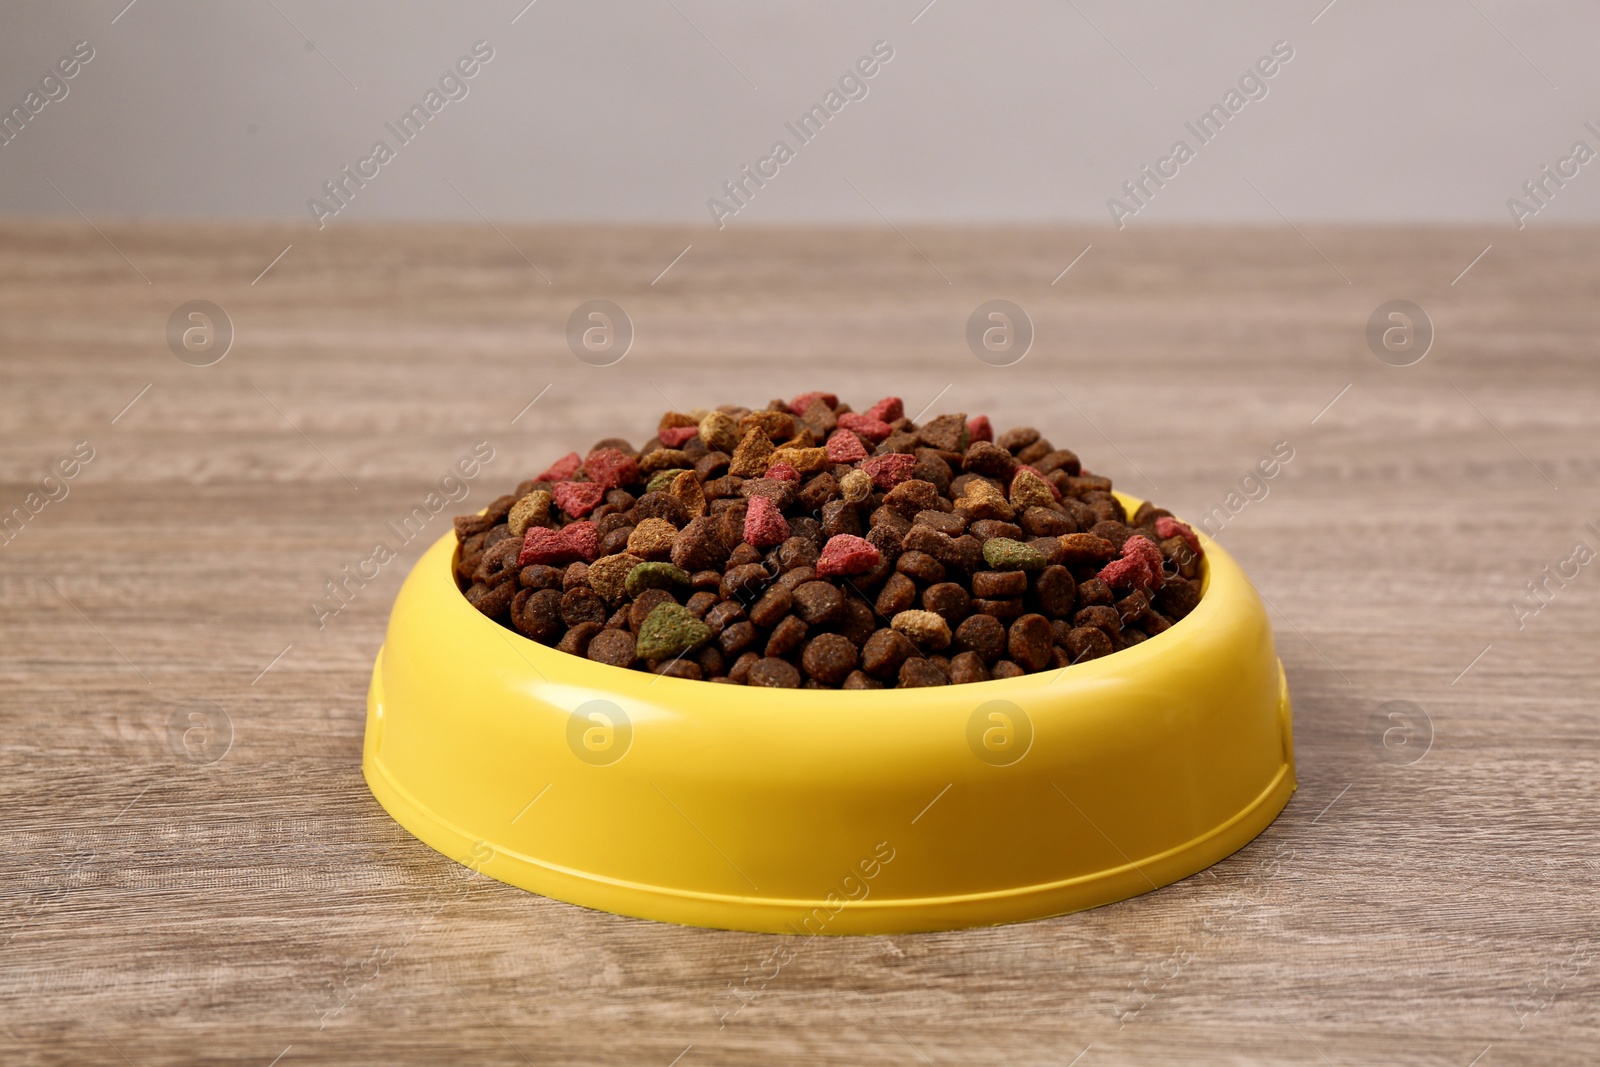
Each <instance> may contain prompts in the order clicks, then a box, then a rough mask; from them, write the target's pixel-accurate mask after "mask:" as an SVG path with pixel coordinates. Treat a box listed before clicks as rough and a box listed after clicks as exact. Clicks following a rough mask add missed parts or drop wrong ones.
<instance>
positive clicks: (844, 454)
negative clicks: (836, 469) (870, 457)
mask: <svg viewBox="0 0 1600 1067" xmlns="http://www.w3.org/2000/svg"><path fill="white" fill-rule="evenodd" d="M827 453H828V462H829V463H856V462H859V461H860V460H863V459H866V458H867V446H866V445H863V444H862V443H861V438H859V437H857V436H856V435H855V433H854V431H851V430H835V431H833V436H832V437H830V438H828V447H827Z"/></svg>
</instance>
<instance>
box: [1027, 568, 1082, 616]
mask: <svg viewBox="0 0 1600 1067" xmlns="http://www.w3.org/2000/svg"><path fill="white" fill-rule="evenodd" d="M1033 592H1034V595H1035V596H1036V597H1037V598H1038V600H1039V609H1040V610H1041V611H1043V612H1044V613H1045V614H1046V615H1048V616H1049V617H1050V618H1052V619H1064V618H1066V617H1067V616H1069V615H1071V614H1072V609H1073V605H1074V603H1075V602H1076V599H1077V596H1078V584H1077V583H1076V582H1074V581H1073V580H1072V572H1071V571H1069V570H1067V568H1065V567H1063V566H1060V565H1056V566H1051V567H1046V568H1045V569H1044V570H1042V571H1040V572H1039V577H1037V578H1035V579H1034V581H1033Z"/></svg>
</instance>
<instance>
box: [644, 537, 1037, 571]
mask: <svg viewBox="0 0 1600 1067" xmlns="http://www.w3.org/2000/svg"><path fill="white" fill-rule="evenodd" d="M983 561H984V562H985V563H987V564H988V565H989V566H991V567H993V568H994V569H995V570H997V571H1036V570H1039V569H1041V568H1042V567H1044V565H1045V563H1047V562H1048V561H1047V560H1046V559H1045V555H1044V553H1043V552H1040V551H1039V550H1038V549H1037V548H1034V547H1033V546H1032V545H1025V544H1023V543H1022V542H1021V541H1013V540H1011V538H1009V537H991V538H990V539H989V540H987V541H985V542H984V543H983ZM630 580H631V579H630Z"/></svg>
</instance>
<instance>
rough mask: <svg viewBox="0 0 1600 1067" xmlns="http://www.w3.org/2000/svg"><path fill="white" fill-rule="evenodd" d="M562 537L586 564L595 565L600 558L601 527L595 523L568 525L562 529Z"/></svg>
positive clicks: (568, 546)
mask: <svg viewBox="0 0 1600 1067" xmlns="http://www.w3.org/2000/svg"><path fill="white" fill-rule="evenodd" d="M529 529H533V527H531V526H530V527H529ZM561 536H562V538H563V539H565V541H566V543H567V548H568V549H569V550H570V551H571V552H572V554H573V555H574V556H577V557H578V558H579V559H581V560H583V561H584V562H585V563H593V562H594V561H595V560H597V559H599V558H600V527H599V526H597V525H595V524H594V523H592V522H573V523H568V524H567V525H566V526H563V527H562V528H561Z"/></svg>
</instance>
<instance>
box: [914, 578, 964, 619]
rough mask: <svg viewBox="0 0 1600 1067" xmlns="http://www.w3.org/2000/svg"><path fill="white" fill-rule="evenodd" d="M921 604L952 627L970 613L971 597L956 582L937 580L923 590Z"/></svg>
mask: <svg viewBox="0 0 1600 1067" xmlns="http://www.w3.org/2000/svg"><path fill="white" fill-rule="evenodd" d="M922 606H923V607H924V608H925V609H927V610H928V611H931V612H933V613H934V614H935V615H938V616H939V617H940V618H942V619H944V621H945V622H946V623H948V624H949V625H950V626H951V627H952V628H953V627H955V626H956V625H958V624H959V623H960V622H961V620H962V619H965V618H966V617H967V616H968V615H969V614H970V613H971V611H972V597H971V596H969V595H968V593H967V591H966V590H965V589H963V588H961V586H960V585H959V584H957V583H956V582H939V583H938V584H937V585H930V586H928V588H927V589H925V590H923V593H922Z"/></svg>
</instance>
